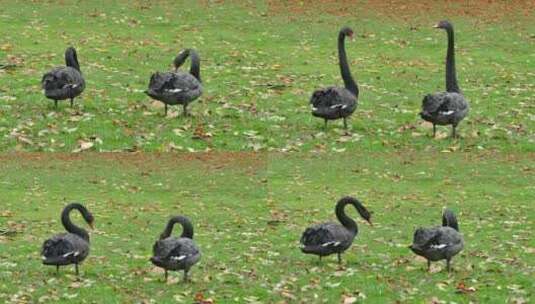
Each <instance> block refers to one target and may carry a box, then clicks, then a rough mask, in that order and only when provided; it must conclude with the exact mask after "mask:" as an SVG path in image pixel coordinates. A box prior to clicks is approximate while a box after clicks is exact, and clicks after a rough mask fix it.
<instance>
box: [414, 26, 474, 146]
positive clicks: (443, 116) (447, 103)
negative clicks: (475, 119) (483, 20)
mask: <svg viewBox="0 0 535 304" xmlns="http://www.w3.org/2000/svg"><path fill="white" fill-rule="evenodd" d="M435 28H439V29H443V30H445V31H446V33H447V35H448V50H447V53H446V92H438V93H434V94H428V95H426V96H425V97H424V99H423V101H422V111H421V112H420V117H422V119H424V120H425V121H428V122H430V123H432V124H433V137H435V135H436V125H452V137H456V136H457V134H456V128H457V125H458V124H459V123H460V122H461V121H462V120H463V119H464V118H465V117H466V115H467V114H468V111H469V105H468V101H466V99H465V98H464V96H463V94H462V91H461V89H460V88H459V84H458V83H457V74H456V69H455V41H454V31H453V25H452V24H451V23H450V22H448V21H440V22H439V23H438V24H437V25H435Z"/></svg>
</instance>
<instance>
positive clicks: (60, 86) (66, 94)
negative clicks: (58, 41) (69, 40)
mask: <svg viewBox="0 0 535 304" xmlns="http://www.w3.org/2000/svg"><path fill="white" fill-rule="evenodd" d="M65 64H66V66H64V67H57V68H54V69H53V70H51V71H49V72H47V73H46V74H45V75H43V78H42V80H41V85H42V88H43V90H44V93H45V96H46V97H47V98H49V99H52V100H54V106H55V107H56V108H57V106H58V100H65V99H70V101H71V107H72V105H73V101H74V98H75V97H77V96H78V95H80V94H81V93H82V92H83V91H84V89H85V80H84V77H83V75H82V72H81V71H80V65H79V63H78V56H77V54H76V50H75V49H74V48H73V47H68V48H67V50H66V51H65Z"/></svg>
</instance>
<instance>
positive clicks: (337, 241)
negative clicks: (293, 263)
mask: <svg viewBox="0 0 535 304" xmlns="http://www.w3.org/2000/svg"><path fill="white" fill-rule="evenodd" d="M355 236H356V234H355V233H354V232H351V231H349V230H348V229H347V228H345V227H344V226H342V225H340V224H336V223H321V224H317V225H314V226H312V227H309V228H307V229H306V230H305V232H303V235H302V236H301V241H300V242H301V244H302V251H303V252H305V253H312V254H319V255H329V254H332V253H336V252H342V251H345V250H346V249H347V248H349V246H351V243H353V239H354V238H355Z"/></svg>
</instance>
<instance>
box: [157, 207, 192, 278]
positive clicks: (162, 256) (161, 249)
mask: <svg viewBox="0 0 535 304" xmlns="http://www.w3.org/2000/svg"><path fill="white" fill-rule="evenodd" d="M175 224H180V225H181V226H182V235H181V236H180V237H179V238H177V237H173V236H171V233H172V232H173V227H174V225H175ZM152 251H153V256H152V257H151V259H150V260H151V262H152V263H153V264H154V265H155V266H158V267H161V268H163V269H164V270H165V280H166V281H167V277H168V274H167V271H168V270H174V271H176V270H184V281H188V272H189V270H190V268H191V267H192V266H193V265H195V264H196V263H197V262H198V261H199V260H200V258H201V252H200V250H199V247H197V245H196V244H195V242H194V241H193V225H192V224H191V222H190V220H189V219H188V218H187V217H185V216H181V215H179V216H174V217H172V218H171V219H169V222H168V223H167V225H166V226H165V229H164V231H163V232H162V233H161V234H160V239H159V240H158V241H156V243H154V246H153V248H152Z"/></svg>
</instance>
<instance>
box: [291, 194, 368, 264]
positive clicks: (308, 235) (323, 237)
mask: <svg viewBox="0 0 535 304" xmlns="http://www.w3.org/2000/svg"><path fill="white" fill-rule="evenodd" d="M346 205H353V206H354V207H355V208H356V209H357V211H358V213H359V214H360V216H361V217H362V218H363V219H365V220H366V221H367V222H368V223H370V225H371V224H372V222H371V215H370V212H368V210H367V209H366V208H365V207H364V206H363V205H362V203H360V202H359V201H358V200H357V199H355V198H353V197H349V196H346V197H343V198H342V199H340V200H339V201H338V203H336V208H335V213H336V217H337V218H338V221H340V223H341V225H340V224H336V223H330V222H329V223H322V224H317V225H314V226H312V227H309V228H307V229H306V230H305V232H303V235H302V236H301V251H302V252H303V253H306V254H315V255H317V256H319V258H320V261H321V258H322V257H323V256H327V255H331V254H334V253H336V254H338V263H341V262H342V253H343V252H344V251H346V250H347V249H348V248H349V247H350V246H351V244H352V243H353V240H354V239H355V237H356V236H357V234H358V232H359V229H358V226H357V223H356V222H355V221H354V220H352V219H351V218H350V217H349V216H347V215H346V213H345V211H344V208H345V207H346Z"/></svg>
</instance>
